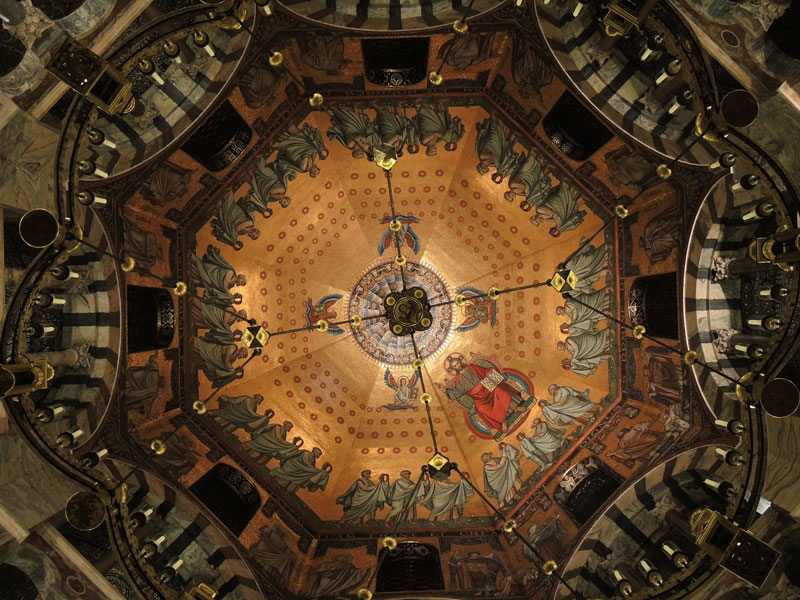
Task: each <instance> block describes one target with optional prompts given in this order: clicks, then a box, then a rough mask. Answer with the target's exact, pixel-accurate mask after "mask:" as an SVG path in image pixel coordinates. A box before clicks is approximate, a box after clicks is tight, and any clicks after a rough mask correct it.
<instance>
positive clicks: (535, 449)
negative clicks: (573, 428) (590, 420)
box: [517, 417, 566, 469]
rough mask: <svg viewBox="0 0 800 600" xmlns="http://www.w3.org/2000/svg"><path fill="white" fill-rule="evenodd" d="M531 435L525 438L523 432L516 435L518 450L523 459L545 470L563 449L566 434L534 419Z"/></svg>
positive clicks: (537, 418) (540, 420)
mask: <svg viewBox="0 0 800 600" xmlns="http://www.w3.org/2000/svg"><path fill="white" fill-rule="evenodd" d="M531 433H532V435H530V436H526V435H525V433H523V432H520V433H518V434H517V440H519V448H520V450H522V454H523V455H525V457H527V458H528V459H530V460H532V461H533V462H535V463H538V464H539V465H541V466H542V468H545V469H546V468H547V467H549V466H550V465H552V464H553V463H554V462H555V461H556V459H557V458H558V457H559V455H560V454H561V451H562V450H563V449H564V446H565V445H566V440H565V439H564V434H565V433H566V432H565V431H564V430H563V429H558V428H556V427H552V426H551V425H550V424H549V423H548V422H547V421H543V420H542V419H540V418H539V417H536V418H535V419H534V420H533V424H532V427H531Z"/></svg>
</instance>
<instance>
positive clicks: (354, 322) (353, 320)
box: [350, 315, 364, 327]
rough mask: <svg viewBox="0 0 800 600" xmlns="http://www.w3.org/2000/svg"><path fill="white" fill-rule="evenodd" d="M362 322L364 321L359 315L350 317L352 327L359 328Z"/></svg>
mask: <svg viewBox="0 0 800 600" xmlns="http://www.w3.org/2000/svg"><path fill="white" fill-rule="evenodd" d="M363 322H364V319H362V318H361V316H360V315H353V316H352V317H350V324H351V325H352V326H353V327H361V324H362V323H363Z"/></svg>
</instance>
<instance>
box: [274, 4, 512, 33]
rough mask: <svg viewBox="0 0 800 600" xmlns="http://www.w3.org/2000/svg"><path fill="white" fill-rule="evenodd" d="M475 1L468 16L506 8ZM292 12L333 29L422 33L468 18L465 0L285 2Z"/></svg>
mask: <svg viewBox="0 0 800 600" xmlns="http://www.w3.org/2000/svg"><path fill="white" fill-rule="evenodd" d="M505 3H506V2H504V1H503V0H499V1H498V0H475V2H474V4H473V5H472V10H471V11H470V13H469V15H468V16H473V15H476V14H479V13H482V12H485V11H487V10H489V9H492V8H495V7H498V6H501V5H503V4H505ZM281 4H283V5H284V6H285V7H286V8H288V9H289V10H291V11H292V12H294V13H296V14H298V15H300V16H302V17H307V18H309V19H313V20H314V21H320V22H322V23H327V24H329V25H338V26H340V27H350V28H354V29H370V30H385V31H396V30H415V29H416V30H419V29H427V28H429V27H436V26H439V25H450V24H451V23H453V21H457V20H458V19H461V18H462V17H463V16H464V10H465V9H466V7H467V4H468V3H467V2H462V0H285V1H284V2H281Z"/></svg>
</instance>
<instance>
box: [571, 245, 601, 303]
mask: <svg viewBox="0 0 800 600" xmlns="http://www.w3.org/2000/svg"><path fill="white" fill-rule="evenodd" d="M586 239H587V238H585V237H581V245H583V244H584V243H585V242H586ZM566 266H567V268H568V269H569V270H570V271H572V272H573V273H575V276H576V277H577V278H578V283H577V285H576V286H575V291H574V292H573V293H574V294H590V293H592V292H593V291H594V288H593V286H594V282H595V281H597V280H598V279H600V276H601V275H602V274H603V271H604V270H605V269H607V268H608V251H607V250H606V247H605V245H604V244H601V245H600V246H597V247H594V246H592V245H591V244H586V246H584V247H583V248H582V249H581V250H580V252H578V253H577V254H576V255H575V256H573V257H572V258H570V259H569V260H568V261H567V264H566Z"/></svg>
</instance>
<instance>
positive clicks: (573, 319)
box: [556, 288, 609, 333]
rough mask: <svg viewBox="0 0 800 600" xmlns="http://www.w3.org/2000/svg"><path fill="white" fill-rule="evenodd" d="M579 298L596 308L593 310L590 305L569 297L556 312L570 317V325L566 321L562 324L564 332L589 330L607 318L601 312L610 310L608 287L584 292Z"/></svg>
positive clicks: (557, 307)
mask: <svg viewBox="0 0 800 600" xmlns="http://www.w3.org/2000/svg"><path fill="white" fill-rule="evenodd" d="M579 300H580V301H581V302H583V304H588V305H589V306H591V307H592V308H594V309H595V310H592V308H589V306H584V305H583V304H580V303H579V302H577V301H576V300H574V299H572V298H567V300H566V301H565V302H564V306H556V314H557V315H566V316H567V318H568V319H569V325H567V324H566V323H563V324H562V325H561V332H562V333H580V332H581V331H589V330H590V329H594V328H595V325H596V324H597V323H599V322H600V321H602V320H603V319H605V317H604V316H603V315H602V314H600V312H605V311H606V310H608V306H609V294H608V288H603V289H600V290H597V291H595V292H592V293H590V294H583V295H581V297H580V298H579ZM597 311H600V312H597Z"/></svg>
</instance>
